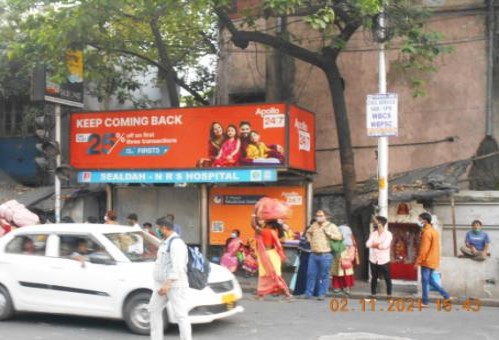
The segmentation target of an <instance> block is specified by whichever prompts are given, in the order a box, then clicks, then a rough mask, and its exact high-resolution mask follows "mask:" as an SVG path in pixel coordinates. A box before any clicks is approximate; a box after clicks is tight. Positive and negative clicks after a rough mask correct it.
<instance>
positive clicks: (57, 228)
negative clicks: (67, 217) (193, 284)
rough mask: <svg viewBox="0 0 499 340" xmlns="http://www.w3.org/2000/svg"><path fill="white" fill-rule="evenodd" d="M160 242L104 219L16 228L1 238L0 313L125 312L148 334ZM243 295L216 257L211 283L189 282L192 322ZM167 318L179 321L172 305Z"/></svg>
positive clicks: (223, 310)
mask: <svg viewBox="0 0 499 340" xmlns="http://www.w3.org/2000/svg"><path fill="white" fill-rule="evenodd" d="M159 244H160V240H158V239H157V238H156V237H154V236H151V235H149V234H147V233H145V232H144V231H142V230H141V229H140V228H138V227H126V226H116V225H106V224H102V225H100V224H79V223H73V224H44V225H36V226H30V227H23V228H20V229H17V230H15V231H12V232H10V233H8V234H7V235H5V236H4V237H2V238H0V320H5V319H8V318H10V317H12V316H13V315H14V314H15V312H42V313H54V314H72V315H81V316H92V317H103V318H113V319H123V320H125V322H126V324H127V326H128V327H129V328H130V330H132V331H133V332H135V333H139V334H148V333H149V312H148V311H147V304H148V302H149V298H150V296H151V292H152V289H153V280H152V272H153V264H154V260H155V257H156V252H157V248H158V246H159ZM78 247H80V248H81V247H83V248H87V249H86V250H85V249H83V250H82V249H78ZM241 297H242V291H241V287H240V286H239V283H238V282H237V280H236V279H235V277H234V275H233V274H232V273H231V272H230V271H228V270H227V269H225V268H223V267H221V266H219V265H216V264H211V272H210V276H209V279H208V285H207V286H206V287H205V288H204V289H203V290H196V289H190V299H189V310H190V312H189V316H190V320H191V323H193V324H195V323H208V322H212V321H213V320H216V319H221V318H225V317H228V316H231V315H234V314H236V313H239V312H242V311H243V307H242V306H239V305H238V300H240V299H241ZM169 323H176V320H175V317H174V314H173V313H172V310H171V306H170V305H169V304H168V305H167V307H166V309H165V328H166V327H167V325H168V324H169Z"/></svg>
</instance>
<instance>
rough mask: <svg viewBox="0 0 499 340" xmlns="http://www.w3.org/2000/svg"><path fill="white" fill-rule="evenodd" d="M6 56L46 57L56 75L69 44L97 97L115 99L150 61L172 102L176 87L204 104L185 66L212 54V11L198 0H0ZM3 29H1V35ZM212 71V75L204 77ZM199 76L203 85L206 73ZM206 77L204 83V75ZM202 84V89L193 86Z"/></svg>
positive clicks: (31, 61) (126, 93)
mask: <svg viewBox="0 0 499 340" xmlns="http://www.w3.org/2000/svg"><path fill="white" fill-rule="evenodd" d="M1 2H2V8H3V9H4V25H3V26H5V27H4V28H8V30H7V29H2V32H1V33H0V34H2V38H4V41H8V50H9V56H10V58H11V59H14V60H15V59H17V60H22V62H23V63H25V64H27V65H30V66H33V65H35V64H37V63H40V61H43V62H45V63H46V64H48V65H49V66H50V67H51V68H52V69H53V70H54V71H53V72H55V74H56V75H58V76H60V77H61V78H62V74H63V70H64V69H65V55H66V50H67V49H68V48H72V49H82V50H83V51H84V63H85V79H89V80H90V84H91V87H90V90H91V93H92V94H94V95H95V96H97V97H98V98H99V99H103V98H105V97H107V96H109V95H115V96H117V98H118V99H119V100H120V101H124V100H126V99H130V93H131V92H133V90H136V89H138V88H139V87H140V85H141V84H140V82H139V79H140V77H139V75H143V74H144V73H146V72H148V71H150V70H151V68H156V69H157V70H158V82H159V83H160V84H163V85H164V86H165V87H166V89H167V92H168V95H169V99H170V102H171V105H172V106H179V104H180V99H179V97H180V95H179V90H178V87H181V88H182V89H184V90H185V91H187V93H189V94H190V95H191V96H192V97H193V98H194V100H195V101H197V102H199V103H202V104H204V105H206V104H208V99H207V97H206V95H203V94H202V93H203V92H206V88H202V87H200V86H199V83H195V84H194V86H191V82H195V81H196V80H197V79H193V80H186V79H185V75H186V74H187V71H188V69H189V68H191V67H193V66H194V65H198V64H199V59H200V58H202V57H203V56H205V55H210V54H211V55H213V54H214V53H216V46H215V44H214V43H213V41H214V33H215V32H216V31H215V30H214V19H215V18H214V17H213V15H208V14H209V13H207V12H206V9H207V7H206V1H201V0H134V1H131V0H107V1H106V0H104V1H103V0H86V1H79V0H57V1H55V0H44V1H40V0H2V1H1ZM7 33H8V34H7ZM210 76H211V78H210ZM210 76H208V77H207V78H204V82H203V84H204V85H206V86H208V87H209V86H210V85H212V83H213V79H214V78H213V76H212V75H210ZM210 81H211V82H210ZM199 90H201V91H199Z"/></svg>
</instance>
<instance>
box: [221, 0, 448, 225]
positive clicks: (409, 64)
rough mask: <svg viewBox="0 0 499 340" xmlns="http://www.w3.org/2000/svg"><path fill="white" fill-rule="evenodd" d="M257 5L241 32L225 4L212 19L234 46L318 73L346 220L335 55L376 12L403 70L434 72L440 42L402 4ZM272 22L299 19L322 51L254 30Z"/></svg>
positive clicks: (351, 169) (346, 162)
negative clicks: (268, 51) (258, 47)
mask: <svg viewBox="0 0 499 340" xmlns="http://www.w3.org/2000/svg"><path fill="white" fill-rule="evenodd" d="M253 3H255V1H253ZM258 3H259V6H256V7H252V8H248V9H246V11H243V12H242V13H243V14H244V19H245V20H244V24H243V25H241V26H236V25H235V24H234V22H233V21H232V20H231V18H230V16H229V9H228V7H227V6H226V2H225V1H215V2H214V6H215V13H216V14H217V16H218V18H219V20H220V21H221V23H222V26H223V27H224V28H225V29H227V31H228V32H229V33H230V35H231V40H232V42H233V43H234V45H235V46H237V47H239V48H241V49H245V48H247V47H248V45H249V43H250V42H255V43H260V44H263V45H266V46H269V47H272V48H274V49H275V50H278V51H280V52H282V53H285V54H287V55H289V56H292V57H294V58H296V59H299V60H301V61H304V62H306V63H309V64H311V65H313V66H315V67H317V68H319V69H320V70H322V71H323V72H324V75H325V77H326V79H327V83H328V86H329V92H330V94H331V100H332V107H333V111H334V119H335V122H336V128H337V135H338V145H339V151H340V161H341V173H342V181H343V190H344V195H345V201H346V210H347V211H346V212H347V216H348V217H349V218H350V216H351V212H352V201H353V198H354V196H355V189H356V173H355V164H354V154H353V149H352V142H351V136H350V126H349V121H348V116H347V107H346V103H345V94H344V89H343V84H342V77H341V70H340V69H339V67H338V64H337V61H338V57H339V55H340V53H341V52H342V51H343V50H344V49H345V46H346V44H347V43H348V41H349V40H350V38H351V37H352V36H353V34H354V33H355V32H356V31H357V30H358V29H359V28H360V27H362V26H364V27H366V28H372V26H373V19H374V18H375V17H376V15H377V14H379V13H380V12H382V11H383V12H385V13H387V15H388V16H389V17H390V18H391V22H392V26H391V29H392V33H393V34H394V36H395V37H396V38H398V39H401V40H402V41H403V43H402V48H401V53H402V58H401V59H400V66H401V68H402V69H403V70H406V71H407V70H410V69H414V68H416V69H418V70H421V71H425V72H426V71H432V70H434V68H433V67H432V66H431V64H432V62H433V60H434V59H435V58H436V57H437V56H438V55H439V54H440V53H442V52H443V51H445V50H446V47H445V46H440V45H438V44H436V43H437V42H438V39H439V38H440V36H439V34H438V33H434V32H427V31H425V30H424V28H423V25H424V22H425V20H426V19H427V18H428V14H429V13H428V12H427V11H425V10H424V9H423V8H420V7H415V6H414V5H413V4H411V2H410V1H408V0H398V1H397V0H393V1H388V0H385V1H382V0H316V1H313V0H310V1H307V0H262V1H260V2H258ZM382 5H384V6H382ZM273 17H280V18H288V17H295V18H296V17H298V18H301V19H302V20H303V21H304V22H306V23H307V24H308V25H309V26H310V29H311V30H315V31H317V32H319V33H320V34H322V37H323V39H322V46H321V47H320V48H314V47H313V45H310V44H307V39H306V37H296V36H292V35H290V34H288V35H284V34H279V35H276V34H273V33H271V32H268V31H263V30H260V29H259V27H258V25H257V24H256V23H257V19H268V18H273ZM411 83H412V84H413V85H414V86H415V88H414V89H415V91H416V92H415V94H416V95H419V94H421V86H422V85H423V83H422V81H421V80H418V79H417V77H413V79H412V80H411Z"/></svg>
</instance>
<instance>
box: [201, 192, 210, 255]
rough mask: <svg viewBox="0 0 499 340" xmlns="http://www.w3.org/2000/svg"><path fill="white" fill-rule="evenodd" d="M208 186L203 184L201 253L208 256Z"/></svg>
mask: <svg viewBox="0 0 499 340" xmlns="http://www.w3.org/2000/svg"><path fill="white" fill-rule="evenodd" d="M208 228H209V226H208V186H207V185H206V184H201V252H202V253H203V254H204V255H205V256H206V255H207V254H208Z"/></svg>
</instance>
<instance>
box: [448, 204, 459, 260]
mask: <svg viewBox="0 0 499 340" xmlns="http://www.w3.org/2000/svg"><path fill="white" fill-rule="evenodd" d="M450 206H451V210H452V245H453V247H454V256H457V235H456V203H455V201H454V195H451V196H450Z"/></svg>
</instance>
